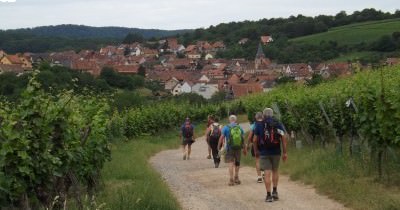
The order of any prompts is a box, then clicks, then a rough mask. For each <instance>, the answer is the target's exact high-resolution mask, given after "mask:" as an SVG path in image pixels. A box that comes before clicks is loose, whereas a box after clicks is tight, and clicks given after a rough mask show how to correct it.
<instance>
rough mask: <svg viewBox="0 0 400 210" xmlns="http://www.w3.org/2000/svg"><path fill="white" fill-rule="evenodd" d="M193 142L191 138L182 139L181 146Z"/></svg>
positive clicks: (190, 144)
mask: <svg viewBox="0 0 400 210" xmlns="http://www.w3.org/2000/svg"><path fill="white" fill-rule="evenodd" d="M193 142H194V141H193V139H184V140H183V141H182V146H186V145H189V146H192V144H193Z"/></svg>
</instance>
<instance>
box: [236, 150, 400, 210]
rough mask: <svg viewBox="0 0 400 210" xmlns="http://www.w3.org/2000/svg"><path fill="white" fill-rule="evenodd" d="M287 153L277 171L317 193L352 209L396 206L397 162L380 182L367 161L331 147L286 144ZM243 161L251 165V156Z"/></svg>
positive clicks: (378, 209)
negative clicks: (308, 186) (341, 153)
mask: <svg viewBox="0 0 400 210" xmlns="http://www.w3.org/2000/svg"><path fill="white" fill-rule="evenodd" d="M288 154H289V158H288V161H287V163H285V164H281V168H280V170H281V172H282V173H283V174H287V175H289V177H290V179H291V180H295V181H301V182H303V183H305V184H309V185H313V186H314V187H315V188H316V189H317V191H318V192H319V193H321V194H324V195H328V196H329V197H331V198H333V199H335V200H337V201H339V202H341V203H343V204H344V205H346V206H347V207H350V208H353V209H359V210H381V209H387V210H389V209H400V188H399V187H398V186H399V185H400V175H399V173H398V169H399V165H397V166H395V167H393V168H392V169H391V170H388V171H387V173H388V174H390V176H388V177H391V178H390V180H388V179H387V178H386V180H385V181H384V182H382V181H377V174H376V171H375V166H374V165H373V164H371V163H370V162H369V160H366V159H364V158H363V157H362V156H360V157H359V158H351V157H350V156H349V155H348V154H344V155H343V156H340V155H337V153H336V152H335V148H334V147H328V148H325V149H322V148H321V147H310V146H306V147H304V148H302V149H296V148H295V147H294V146H293V145H290V146H289V152H288ZM243 163H244V165H248V166H252V167H254V165H255V161H254V159H253V158H252V157H251V156H247V157H244V158H243ZM397 164H398V163H397Z"/></svg>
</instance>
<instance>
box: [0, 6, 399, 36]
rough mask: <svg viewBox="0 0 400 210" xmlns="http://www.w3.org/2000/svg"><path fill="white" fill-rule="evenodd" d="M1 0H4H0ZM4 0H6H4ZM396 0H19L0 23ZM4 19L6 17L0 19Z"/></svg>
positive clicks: (102, 21) (206, 18) (320, 9)
mask: <svg viewBox="0 0 400 210" xmlns="http://www.w3.org/2000/svg"><path fill="white" fill-rule="evenodd" d="M0 1H4V0H0ZM8 1H9V0H8ZM397 1H398V0H381V1H376V0H353V1H348V0H336V1H334V2H333V1H320V0H296V1H293V0H247V1H233V0H146V1H143V0H18V1H16V2H14V3H13V4H1V5H0V20H2V21H0V29H8V28H21V27H33V26H40V25H56V24H84V25H92V26H127V27H140V28H160V29H182V28H198V27H208V26H210V25H216V24H218V23H221V22H231V21H243V20H258V19H261V18H272V17H288V16H290V15H297V14H304V15H309V16H315V15H319V14H328V15H332V14H336V13H338V12H339V11H341V10H345V11H347V12H352V11H354V10H361V9H364V8H371V7H374V8H377V9H381V10H385V11H391V12H394V10H395V8H393V5H397V4H398V3H397ZM3 20H7V21H3Z"/></svg>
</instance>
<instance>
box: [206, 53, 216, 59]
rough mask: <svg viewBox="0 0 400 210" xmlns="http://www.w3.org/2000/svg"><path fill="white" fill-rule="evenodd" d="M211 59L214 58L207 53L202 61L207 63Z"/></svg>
mask: <svg viewBox="0 0 400 210" xmlns="http://www.w3.org/2000/svg"><path fill="white" fill-rule="evenodd" d="M213 58H214V56H213V55H212V54H211V53H207V55H206V56H205V57H204V60H206V61H208V60H210V59H213Z"/></svg>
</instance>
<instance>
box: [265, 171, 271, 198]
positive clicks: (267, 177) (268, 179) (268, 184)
mask: <svg viewBox="0 0 400 210" xmlns="http://www.w3.org/2000/svg"><path fill="white" fill-rule="evenodd" d="M271 174H272V171H271V170H265V171H264V182H265V189H266V190H267V193H268V194H270V193H271Z"/></svg>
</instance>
